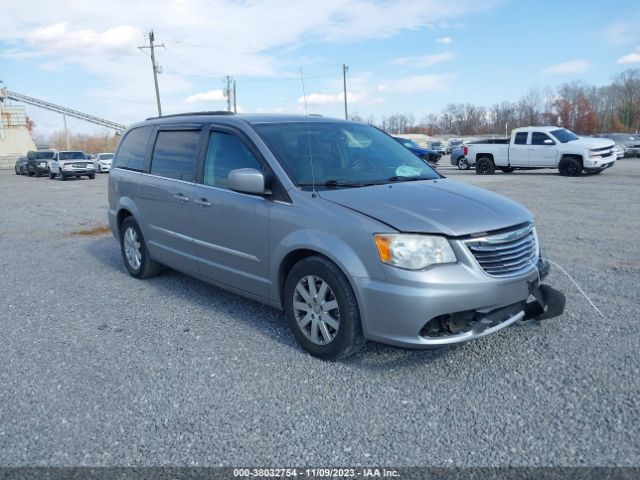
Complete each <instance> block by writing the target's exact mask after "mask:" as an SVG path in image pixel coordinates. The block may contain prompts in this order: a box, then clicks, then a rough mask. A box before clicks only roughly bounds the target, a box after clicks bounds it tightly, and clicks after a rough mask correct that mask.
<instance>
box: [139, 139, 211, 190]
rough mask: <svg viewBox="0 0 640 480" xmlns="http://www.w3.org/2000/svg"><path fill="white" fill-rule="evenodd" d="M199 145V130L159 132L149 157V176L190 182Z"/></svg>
mask: <svg viewBox="0 0 640 480" xmlns="http://www.w3.org/2000/svg"><path fill="white" fill-rule="evenodd" d="M199 143H200V131H199V130H175V131H164V130H161V131H159V132H158V138H157V139H156V144H155V146H154V148H153V156H152V157H151V174H152V175H158V176H160V177H166V178H174V179H176V180H184V181H185V182H192V181H193V170H194V167H195V165H196V162H197V155H198V145H199Z"/></svg>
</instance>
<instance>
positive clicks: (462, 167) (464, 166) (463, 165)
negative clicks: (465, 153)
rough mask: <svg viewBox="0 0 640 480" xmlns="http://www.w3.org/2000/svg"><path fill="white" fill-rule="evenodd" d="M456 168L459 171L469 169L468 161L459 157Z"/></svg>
mask: <svg viewBox="0 0 640 480" xmlns="http://www.w3.org/2000/svg"><path fill="white" fill-rule="evenodd" d="M458 168H459V169H460V170H469V169H470V168H471V165H469V160H467V159H466V158H464V157H460V158H459V159H458Z"/></svg>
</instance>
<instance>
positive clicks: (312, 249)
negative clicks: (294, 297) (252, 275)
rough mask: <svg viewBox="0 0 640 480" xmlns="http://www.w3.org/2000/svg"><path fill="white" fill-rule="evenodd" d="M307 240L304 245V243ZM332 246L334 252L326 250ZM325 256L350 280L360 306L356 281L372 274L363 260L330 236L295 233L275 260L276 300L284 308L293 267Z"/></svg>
mask: <svg viewBox="0 0 640 480" xmlns="http://www.w3.org/2000/svg"><path fill="white" fill-rule="evenodd" d="M303 240H304V241H303ZM328 246H331V248H330V249H329V248H327V247H328ZM314 255H318V256H322V257H325V258H326V259H328V260H329V261H331V262H332V263H334V264H335V265H336V266H337V267H338V269H340V271H341V272H342V273H343V274H344V276H345V277H346V278H347V280H348V282H349V284H350V285H351V288H352V289H353V292H354V294H355V296H356V299H357V301H358V305H361V299H360V295H359V292H358V289H357V288H356V284H355V282H354V281H353V277H368V276H369V273H368V271H367V269H366V267H365V266H364V263H363V262H362V260H361V259H360V257H359V256H358V255H357V254H356V253H355V251H353V249H352V248H351V247H350V246H349V245H348V244H346V243H345V242H344V241H342V240H341V239H340V238H338V237H335V236H333V235H329V234H327V233H320V234H318V232H315V233H312V232H296V233H293V234H291V235H290V236H289V237H287V238H286V239H284V240H283V241H282V243H281V247H280V248H278V249H277V250H276V252H274V255H273V258H272V266H271V268H272V278H273V279H274V281H275V282H274V283H275V285H274V286H275V289H274V291H273V292H272V297H273V300H275V301H276V302H277V303H279V304H280V305H281V306H282V307H284V303H283V293H284V283H285V281H286V278H287V275H288V274H289V272H290V271H291V269H292V268H293V266H294V265H295V264H296V263H298V262H299V261H301V260H303V259H305V258H308V257H311V256H314Z"/></svg>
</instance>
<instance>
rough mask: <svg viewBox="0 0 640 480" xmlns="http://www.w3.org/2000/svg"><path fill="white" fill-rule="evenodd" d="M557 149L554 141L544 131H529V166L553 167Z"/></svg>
mask: <svg viewBox="0 0 640 480" xmlns="http://www.w3.org/2000/svg"><path fill="white" fill-rule="evenodd" d="M557 151H558V150H557V148H556V142H554V141H553V140H552V138H551V137H550V136H549V135H547V134H546V133H544V132H531V145H530V146H529V166H530V167H555V166H556V153H557Z"/></svg>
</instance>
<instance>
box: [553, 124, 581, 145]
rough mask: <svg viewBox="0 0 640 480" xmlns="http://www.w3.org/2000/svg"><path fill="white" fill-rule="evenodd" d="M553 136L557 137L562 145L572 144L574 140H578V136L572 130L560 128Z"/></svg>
mask: <svg viewBox="0 0 640 480" xmlns="http://www.w3.org/2000/svg"><path fill="white" fill-rule="evenodd" d="M550 133H551V135H553V136H554V137H556V138H557V139H558V141H559V142H560V143H567V142H571V141H572V140H578V136H577V135H576V134H575V133H573V132H572V131H571V130H567V129H566V128H560V129H558V130H552V131H551V132H550Z"/></svg>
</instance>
